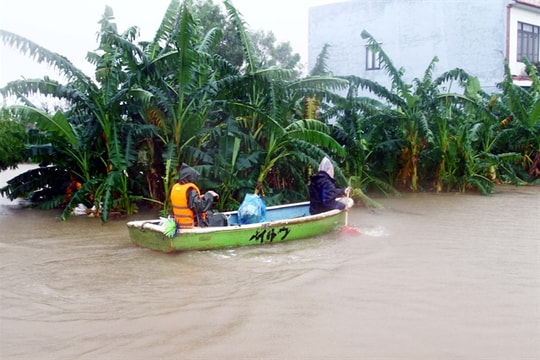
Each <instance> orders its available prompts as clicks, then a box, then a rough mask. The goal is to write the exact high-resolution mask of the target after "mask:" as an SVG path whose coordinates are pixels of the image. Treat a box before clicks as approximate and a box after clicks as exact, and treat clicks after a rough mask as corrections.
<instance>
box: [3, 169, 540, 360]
mask: <svg viewBox="0 0 540 360" xmlns="http://www.w3.org/2000/svg"><path fill="white" fill-rule="evenodd" d="M9 175H10V174H9V172H3V173H0V180H2V181H0V186H3V184H4V183H5V181H6V180H7V179H9V178H10V176H9ZM6 177H7V178H6ZM378 200H379V201H380V202H381V203H382V204H383V205H384V208H383V209H377V210H374V211H370V210H369V209H366V208H362V207H355V208H353V209H352V210H351V212H350V215H349V225H350V226H353V227H355V228H357V229H358V230H360V232H361V234H360V235H356V236H349V235H340V234H337V233H333V234H329V235H324V236H319V237H315V238H311V239H306V240H299V241H293V242H290V243H282V244H274V245H268V246H253V247H244V248H237V249H227V250H219V251H201V252H185V253H177V254H162V253H158V252H154V251H151V250H147V249H142V248H138V247H136V246H134V245H132V244H131V243H130V241H129V237H128V233H127V228H126V224H125V223H126V220H125V219H123V220H113V221H110V222H109V223H107V224H105V225H102V224H101V223H100V221H99V220H98V219H91V218H86V217H84V218H83V217H73V218H70V219H69V220H68V221H67V222H61V221H59V219H58V215H59V212H57V211H40V210H33V209H24V208H20V207H19V206H17V205H16V204H13V203H10V202H9V201H7V200H6V199H0V201H1V202H0V239H1V241H0V251H1V252H0V256H1V257H0V269H1V272H0V286H1V287H0V358H1V359H158V358H159V359H385V360H386V359H414V360H419V359H429V360H433V359H489V360H493V359H513V360H514V359H527V360H528V359H531V360H532V359H539V358H540V187H537V186H536V187H534V186H526V187H513V186H501V187H498V188H497V192H496V193H495V194H493V195H491V196H480V195H476V194H439V195H437V194H405V195H403V196H402V197H400V198H382V199H378ZM145 217H153V214H138V215H136V216H135V218H141V219H142V218H145Z"/></svg>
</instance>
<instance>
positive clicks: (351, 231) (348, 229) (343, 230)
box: [339, 225, 361, 235]
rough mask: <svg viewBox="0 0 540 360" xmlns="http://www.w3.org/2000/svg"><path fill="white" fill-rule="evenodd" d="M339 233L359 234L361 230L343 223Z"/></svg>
mask: <svg viewBox="0 0 540 360" xmlns="http://www.w3.org/2000/svg"><path fill="white" fill-rule="evenodd" d="M339 234H340V235H360V234H361V232H360V231H359V230H358V229H355V228H353V227H351V226H348V225H345V226H343V227H342V228H341V229H340V230H339Z"/></svg>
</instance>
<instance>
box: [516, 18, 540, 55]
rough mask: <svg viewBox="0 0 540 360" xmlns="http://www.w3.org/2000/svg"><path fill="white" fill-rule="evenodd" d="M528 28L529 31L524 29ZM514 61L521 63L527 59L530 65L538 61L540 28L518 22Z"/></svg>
mask: <svg viewBox="0 0 540 360" xmlns="http://www.w3.org/2000/svg"><path fill="white" fill-rule="evenodd" d="M525 27H530V30H527V29H524V28H525ZM516 46H517V49H516V61H517V62H521V63H522V62H523V59H524V58H527V59H528V60H529V61H530V62H531V63H533V64H534V63H537V62H539V61H540V59H539V56H540V55H539V53H540V49H539V47H540V26H537V25H534V24H529V23H526V22H523V21H518V26H517V45H516Z"/></svg>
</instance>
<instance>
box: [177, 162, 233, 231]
mask: <svg viewBox="0 0 540 360" xmlns="http://www.w3.org/2000/svg"><path fill="white" fill-rule="evenodd" d="M198 179H199V173H198V172H197V170H195V169H193V168H192V167H190V166H188V165H186V164H184V163H182V165H181V166H180V169H179V170H178V183H176V184H175V185H174V186H173V188H172V190H171V194H170V198H171V204H172V207H173V214H174V219H175V221H176V223H177V224H178V225H179V226H180V228H181V229H182V228H192V227H194V226H216V225H217V226H226V223H227V219H226V218H225V217H224V216H223V215H222V214H219V216H218V217H219V219H218V221H217V222H214V220H216V219H215V217H216V215H218V214H212V213H211V211H210V209H211V208H212V206H213V204H214V202H215V201H216V200H218V199H219V194H218V193H216V192H215V191H213V190H208V191H207V192H205V193H204V194H201V191H200V190H199V188H198V186H197V185H196V183H197V180H198Z"/></svg>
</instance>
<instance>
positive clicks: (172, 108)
mask: <svg viewBox="0 0 540 360" xmlns="http://www.w3.org/2000/svg"><path fill="white" fill-rule="evenodd" d="M224 7H225V11H226V15H225V14H223V13H222V12H221V9H219V8H218V7H216V6H215V5H213V3H212V2H211V1H210V0H206V1H199V2H192V1H185V2H180V1H179V0H172V1H171V2H170V4H169V7H168V8H167V10H166V12H165V14H164V17H163V19H162V21H161V23H160V25H159V27H158V29H157V31H156V34H155V36H154V38H153V39H152V40H151V41H138V39H137V36H138V31H137V28H136V27H134V26H133V27H129V28H128V29H126V30H125V31H124V32H118V29H117V26H116V24H115V23H114V16H113V11H112V9H111V8H110V7H108V6H107V7H105V11H104V13H103V16H102V18H101V19H100V21H99V32H98V46H97V49H96V50H95V51H93V52H89V53H88V55H87V59H88V61H89V62H90V63H91V64H93V65H94V66H95V73H94V75H95V79H96V80H95V81H94V80H92V78H90V77H88V76H86V75H85V74H83V73H82V72H81V71H80V70H78V69H76V68H75V67H74V66H73V64H71V63H70V62H69V60H68V59H66V58H65V57H62V56H60V55H58V54H55V53H53V52H50V51H48V50H47V49H44V48H42V47H40V46H39V45H38V44H35V43H33V42H32V41H30V40H28V39H25V38H23V37H20V36H18V35H16V34H13V33H10V32H7V31H3V30H0V39H1V40H2V41H3V42H4V43H6V44H8V45H10V46H12V47H14V48H16V49H18V50H19V51H20V52H21V53H23V54H26V55H29V56H31V57H34V58H35V59H36V60H37V61H38V62H40V63H47V64H49V65H51V66H52V67H53V68H55V69H58V70H59V71H60V72H61V73H62V74H63V75H65V77H66V78H67V79H68V80H67V83H66V84H61V83H59V82H57V81H53V80H51V79H49V78H47V77H44V78H43V79H33V80H32V79H30V80H19V81H14V82H11V83H9V84H7V85H6V86H5V87H4V88H2V89H0V93H1V94H2V95H4V96H11V95H12V96H16V97H17V98H18V99H19V101H20V102H21V104H22V105H17V106H12V107H9V108H8V109H3V113H2V120H0V140H1V141H0V149H1V150H2V151H1V152H0V156H1V158H0V161H1V162H0V168H2V167H3V168H6V167H10V166H14V165H16V164H17V163H19V162H21V161H23V160H24V159H25V158H26V156H29V155H31V156H32V159H33V160H35V161H39V162H40V163H41V164H42V165H43V166H42V167H40V168H39V169H37V170H35V171H30V172H27V173H25V174H22V175H21V176H19V177H16V178H14V179H12V180H10V182H9V183H8V186H6V187H5V188H3V189H0V192H1V193H2V194H4V195H5V196H8V197H9V198H15V197H30V198H31V199H33V200H34V201H35V202H36V203H39V204H41V205H42V206H43V207H46V208H56V207H60V208H62V210H63V211H62V214H61V217H62V219H67V218H68V217H69V215H70V214H71V212H72V210H73V209H74V208H75V207H76V206H77V205H78V204H80V203H82V204H85V205H86V206H88V207H89V208H91V207H92V206H93V207H95V209H96V210H97V211H98V212H99V214H100V217H101V220H102V221H103V222H106V221H108V220H109V217H110V215H111V214H112V213H117V212H119V213H122V214H128V215H129V214H133V213H135V212H137V211H138V209H139V207H141V206H145V205H146V206H158V207H160V209H161V210H162V214H163V215H164V216H166V215H167V214H168V212H169V206H170V204H169V199H168V194H169V191H170V189H171V187H172V186H173V184H174V182H175V180H176V176H177V172H176V169H177V167H178V165H179V164H180V163H181V162H186V163H188V164H190V165H192V166H194V167H195V168H196V169H197V170H198V171H199V172H200V173H201V177H200V184H199V185H200V187H201V188H202V189H215V190H217V191H218V192H219V193H220V195H221V196H220V200H219V203H218V204H217V208H218V209H219V210H231V209H235V208H237V206H238V205H239V204H240V202H241V200H242V199H243V198H244V195H245V194H246V193H248V192H255V193H262V194H263V195H264V196H265V201H266V203H267V204H268V205H272V204H277V203H283V202H291V201H298V200H305V199H306V198H307V195H308V194H307V187H306V182H307V180H308V179H309V175H310V174H311V173H312V172H313V169H316V168H317V166H318V163H319V161H320V160H321V159H322V157H323V156H329V157H331V158H332V159H333V160H334V162H335V165H336V179H337V180H338V181H339V182H341V183H342V184H345V183H346V182H347V179H349V181H348V182H350V183H351V185H352V186H354V187H355V188H356V189H355V191H354V192H353V196H355V197H356V198H357V199H359V200H361V201H362V202H363V203H364V204H366V205H367V206H370V207H372V206H378V204H377V203H376V202H375V201H373V200H371V199H370V198H369V197H367V195H366V193H367V192H368V191H373V190H376V191H378V192H381V193H383V194H388V193H393V194H397V193H398V189H410V190H413V191H419V190H435V191H456V190H460V191H468V190H471V189H477V190H478V191H480V192H481V193H484V194H489V193H491V192H492V191H493V188H494V187H493V186H494V183H495V182H497V181H505V182H513V183H516V184H517V183H522V182H523V181H524V178H525V177H526V176H527V174H528V173H530V169H531V168H532V163H533V160H532V159H534V158H535V157H538V155H536V154H537V151H538V150H539V149H540V128H539V126H540V116H539V115H540V103H539V99H540V95H539V94H540V83H539V81H538V76H537V72H536V70H535V68H534V67H532V65H530V64H528V68H527V69H528V72H529V74H530V77H531V79H532V80H533V81H532V86H531V88H530V89H522V88H519V87H516V86H515V85H514V84H513V83H512V80H511V76H510V74H509V72H508V69H507V75H506V78H505V80H504V81H503V82H502V83H501V85H500V89H501V93H500V94H495V95H488V94H485V93H484V92H483V91H482V90H481V86H480V84H479V83H478V80H477V79H476V78H474V77H472V76H470V75H468V74H467V73H466V72H465V71H463V70H462V69H453V70H450V71H448V72H445V73H443V74H441V75H440V76H438V77H434V73H435V66H436V64H437V62H438V59H437V57H434V58H433V60H432V61H431V62H430V63H429V64H428V66H427V68H426V70H425V72H424V74H423V76H422V77H420V78H414V79H413V80H412V82H406V81H405V77H404V71H403V69H401V68H398V67H396V66H395V65H394V64H393V63H392V61H391V59H390V58H389V57H388V55H387V54H386V53H385V52H384V51H383V49H382V48H381V46H380V45H379V43H378V42H377V41H376V40H375V39H374V38H373V37H372V36H371V35H370V34H369V33H367V32H363V33H362V36H363V38H365V39H366V40H367V41H368V46H370V47H371V49H372V50H373V51H374V52H376V53H377V54H378V56H379V59H380V60H381V64H382V67H383V69H384V70H385V72H386V73H387V74H388V76H389V79H390V84H391V85H390V87H389V88H387V87H385V86H382V85H381V84H378V83H376V82H373V81H371V80H368V79H363V78H360V77H357V76H353V75H351V76H344V77H334V76H332V74H331V71H330V69H329V68H328V67H327V64H326V60H327V59H328V55H329V51H330V47H329V46H325V47H324V48H323V50H322V52H321V54H320V55H319V57H318V59H317V63H316V65H315V67H314V68H313V70H312V72H311V74H310V76H307V77H304V78H299V77H298V74H299V73H298V68H297V67H296V64H297V62H298V58H297V57H296V55H291V49H290V46H289V45H288V44H287V43H286V44H279V45H276V43H275V38H274V37H273V34H271V33H263V32H259V33H255V34H254V33H251V32H250V31H249V29H248V27H247V24H245V22H244V20H243V19H242V17H241V14H240V13H239V12H238V11H237V10H236V8H234V6H233V5H232V3H231V2H230V1H225V2H224ZM451 88H455V89H457V90H455V91H453V92H451V91H450V90H449V89H451ZM38 93H39V94H43V95H47V96H50V97H53V98H55V99H61V100H62V101H63V104H65V105H66V106H65V109H62V108H57V109H55V110H54V111H49V110H47V109H43V108H41V107H40V106H36V105H35V104H32V103H31V102H30V101H29V100H28V95H30V94H38ZM366 93H367V95H366ZM343 94H344V95H343ZM26 129H29V130H28V131H26ZM4 148H5V149H6V150H5V151H4V150H3V149H4ZM25 150H28V152H27V153H25V152H24V151H25ZM50 164H52V165H53V166H46V165H50ZM529 176H531V175H529Z"/></svg>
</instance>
